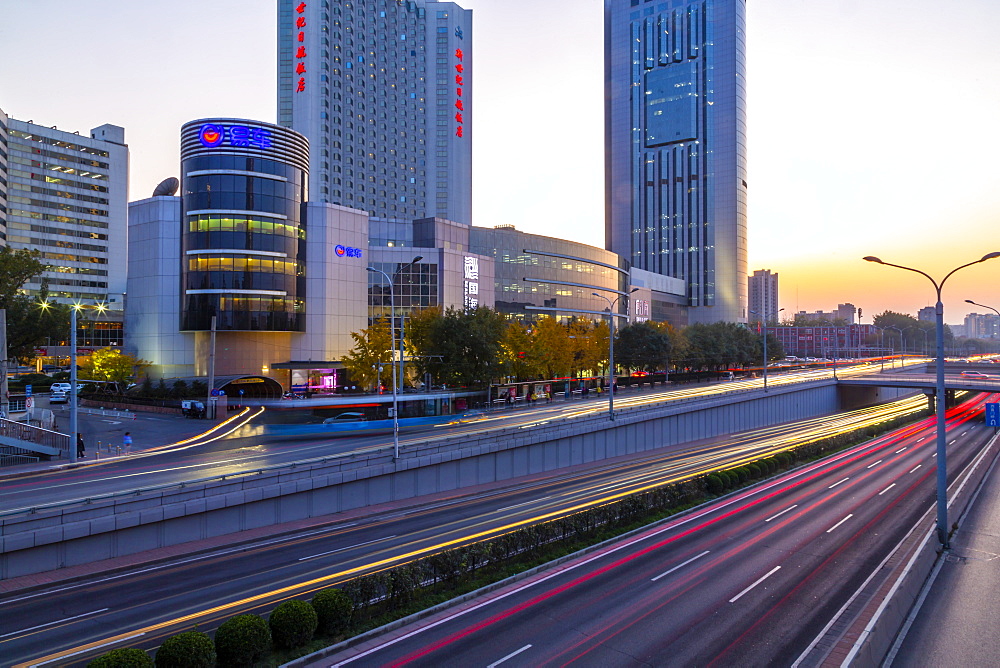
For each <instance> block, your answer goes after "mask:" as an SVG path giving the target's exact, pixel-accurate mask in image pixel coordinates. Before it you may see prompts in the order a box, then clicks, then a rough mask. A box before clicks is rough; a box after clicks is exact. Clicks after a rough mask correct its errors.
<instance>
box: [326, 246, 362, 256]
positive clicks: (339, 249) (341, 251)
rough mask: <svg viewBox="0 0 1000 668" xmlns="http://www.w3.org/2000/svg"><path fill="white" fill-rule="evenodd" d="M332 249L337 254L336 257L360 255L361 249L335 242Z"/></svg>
mask: <svg viewBox="0 0 1000 668" xmlns="http://www.w3.org/2000/svg"><path fill="white" fill-rule="evenodd" d="M333 251H334V252H335V253H336V254H337V257H361V249H360V248H352V247H351V246H341V245H340V244H337V246H336V247H335V248H334V249H333Z"/></svg>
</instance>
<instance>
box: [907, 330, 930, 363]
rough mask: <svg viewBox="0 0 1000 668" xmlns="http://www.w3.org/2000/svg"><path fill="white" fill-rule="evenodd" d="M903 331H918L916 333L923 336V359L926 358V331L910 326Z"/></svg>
mask: <svg viewBox="0 0 1000 668" xmlns="http://www.w3.org/2000/svg"><path fill="white" fill-rule="evenodd" d="M904 329H905V330H906V331H910V330H911V329H913V330H916V331H918V332H920V333H921V334H923V335H924V347H923V351H924V357H926V356H927V330H926V329H924V328H922V327H919V326H918V325H910V326H909V327H904Z"/></svg>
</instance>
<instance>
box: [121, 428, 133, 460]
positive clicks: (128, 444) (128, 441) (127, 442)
mask: <svg viewBox="0 0 1000 668" xmlns="http://www.w3.org/2000/svg"><path fill="white" fill-rule="evenodd" d="M122 445H124V446H125V454H126V455H127V454H130V453H131V452H132V432H130V431H127V432H125V436H124V437H123V438H122Z"/></svg>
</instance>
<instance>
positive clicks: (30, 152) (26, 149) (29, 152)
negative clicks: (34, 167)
mask: <svg viewBox="0 0 1000 668" xmlns="http://www.w3.org/2000/svg"><path fill="white" fill-rule="evenodd" d="M7 148H8V149H10V156H11V160H13V159H14V156H16V155H18V154H20V155H23V156H26V157H31V156H42V157H44V158H52V159H54V160H62V161H63V162H69V163H72V164H74V165H87V166H88V167H98V168H100V169H108V168H110V167H111V165H110V164H108V163H106V162H101V161H100V160H94V159H92V158H87V157H84V156H82V155H67V154H65V153H59V152H58V151H50V150H48V149H45V148H35V147H34V146H30V145H28V144H21V143H18V142H13V141H12V142H9V143H8V144H7Z"/></svg>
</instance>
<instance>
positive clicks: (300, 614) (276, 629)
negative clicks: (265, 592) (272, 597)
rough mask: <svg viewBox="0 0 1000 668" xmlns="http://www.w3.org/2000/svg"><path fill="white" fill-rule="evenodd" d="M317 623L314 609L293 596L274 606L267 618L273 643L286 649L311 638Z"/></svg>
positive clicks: (300, 644)
mask: <svg viewBox="0 0 1000 668" xmlns="http://www.w3.org/2000/svg"><path fill="white" fill-rule="evenodd" d="M318 624H319V617H318V615H317V614H316V609H315V608H313V606H311V605H309V604H308V603H307V602H305V601H300V600H298V599H294V598H293V599H291V600H288V601H285V602H284V603H282V604H280V605H279V606H278V607H277V608H275V609H274V610H273V611H272V612H271V616H270V617H268V620H267V625H268V627H269V628H270V629H271V639H272V640H273V641H274V644H275V645H277V646H278V647H284V648H287V649H292V648H295V647H301V646H302V645H305V644H306V643H307V642H309V641H310V640H312V638H313V634H315V633H316V626H317V625H318Z"/></svg>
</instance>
